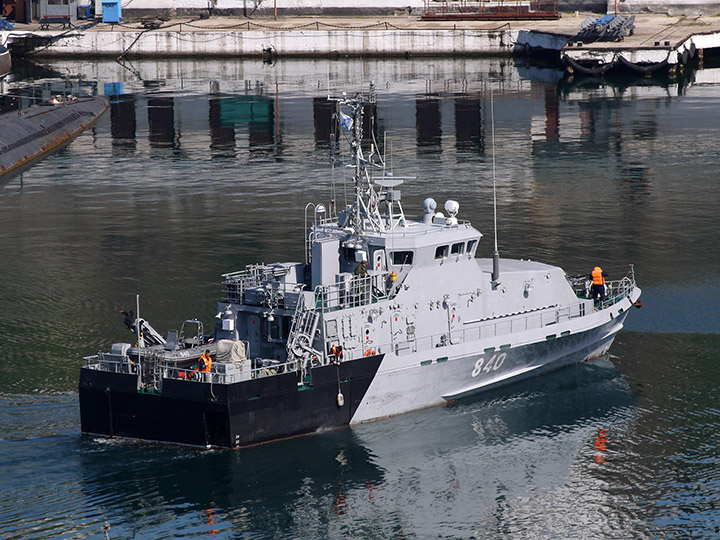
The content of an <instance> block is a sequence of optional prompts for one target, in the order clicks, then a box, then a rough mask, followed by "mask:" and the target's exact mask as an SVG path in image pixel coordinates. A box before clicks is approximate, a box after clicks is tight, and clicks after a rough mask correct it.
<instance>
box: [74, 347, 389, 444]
mask: <svg viewBox="0 0 720 540" xmlns="http://www.w3.org/2000/svg"><path fill="white" fill-rule="evenodd" d="M382 358H383V355H376V356H369V357H366V358H360V359H357V360H353V361H350V362H345V363H342V364H341V365H340V366H334V365H329V366H323V367H318V368H313V369H312V375H311V377H312V381H311V382H312V384H309V385H303V386H298V385H297V376H296V374H295V373H284V374H279V375H274V376H270V377H263V378H259V379H252V380H249V381H244V382H239V383H233V384H211V383H205V382H195V381H183V380H175V379H165V380H163V384H162V392H160V393H158V392H154V391H139V390H138V389H137V386H138V384H137V383H138V379H137V376H136V375H131V374H125V373H111V372H106V371H99V370H95V369H91V368H82V369H81V372H80V387H79V392H80V418H81V429H82V432H83V433H86V434H92V435H101V436H107V437H122V438H130V439H141V440H145V441H154V442H165V443H173V444H182V445H193V446H216V447H228V448H236V447H241V446H249V445H253V444H258V443H263V442H268V441H272V440H275V439H281V438H286V437H292V436H295V435H302V434H305V433H311V432H313V431H316V430H318V429H323V428H334V427H340V426H346V425H348V424H349V423H350V419H351V418H352V416H353V414H354V413H355V411H356V410H357V408H358V406H359V405H360V402H361V401H362V399H363V397H364V396H365V393H366V392H367V389H368V387H369V386H370V383H371V382H372V380H373V378H374V376H375V373H376V372H377V370H378V367H379V366H380V362H381V361H382ZM338 386H339V387H340V389H341V391H342V394H343V397H344V404H343V405H342V406H340V405H338V402H337V394H338Z"/></svg>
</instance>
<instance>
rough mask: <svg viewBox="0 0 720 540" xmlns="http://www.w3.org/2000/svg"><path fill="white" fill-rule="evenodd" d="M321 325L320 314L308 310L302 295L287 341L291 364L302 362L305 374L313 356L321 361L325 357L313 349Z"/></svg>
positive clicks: (311, 309)
mask: <svg viewBox="0 0 720 540" xmlns="http://www.w3.org/2000/svg"><path fill="white" fill-rule="evenodd" d="M319 323H320V313H318V311H317V310H315V309H313V308H309V309H308V308H306V307H305V295H304V294H303V295H300V299H299V300H298V304H297V308H296V309H295V315H293V320H292V326H291V327H290V335H289V336H288V340H287V353H288V361H289V362H292V361H300V362H301V367H302V371H303V372H305V371H306V368H307V362H308V360H310V358H311V357H312V356H313V355H315V356H316V358H317V360H321V359H322V357H323V356H324V355H323V353H322V352H320V351H318V350H316V349H313V347H312V345H313V342H314V341H315V332H317V327H318V324H319ZM303 374H304V373H303Z"/></svg>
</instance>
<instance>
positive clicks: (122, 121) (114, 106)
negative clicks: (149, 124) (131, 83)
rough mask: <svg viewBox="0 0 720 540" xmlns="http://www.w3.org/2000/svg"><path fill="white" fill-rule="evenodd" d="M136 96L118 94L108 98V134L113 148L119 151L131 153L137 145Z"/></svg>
mask: <svg viewBox="0 0 720 540" xmlns="http://www.w3.org/2000/svg"><path fill="white" fill-rule="evenodd" d="M136 131H137V121H136V96H135V95H134V94H120V95H115V96H112V97H111V98H110V136H111V137H112V139H113V149H114V150H115V151H116V152H118V153H120V154H124V153H132V152H134V151H135V149H136V147H137V141H136V140H135V137H136Z"/></svg>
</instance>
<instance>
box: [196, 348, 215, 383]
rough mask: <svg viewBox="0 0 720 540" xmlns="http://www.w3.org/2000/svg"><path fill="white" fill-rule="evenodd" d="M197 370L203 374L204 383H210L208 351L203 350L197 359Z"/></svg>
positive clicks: (210, 362) (210, 364) (210, 368)
mask: <svg viewBox="0 0 720 540" xmlns="http://www.w3.org/2000/svg"><path fill="white" fill-rule="evenodd" d="M198 370H199V371H201V372H202V373H204V374H205V375H204V379H205V382H210V380H211V379H210V378H211V377H212V375H211V374H210V371H212V358H211V357H210V349H205V352H204V353H203V355H202V356H201V357H200V358H198Z"/></svg>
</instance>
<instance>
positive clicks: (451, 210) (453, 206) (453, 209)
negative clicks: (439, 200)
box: [445, 199, 460, 217]
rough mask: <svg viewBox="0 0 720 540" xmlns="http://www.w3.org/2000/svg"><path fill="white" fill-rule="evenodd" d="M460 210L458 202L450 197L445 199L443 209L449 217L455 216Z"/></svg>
mask: <svg viewBox="0 0 720 540" xmlns="http://www.w3.org/2000/svg"><path fill="white" fill-rule="evenodd" d="M459 210H460V203H458V202H457V201H453V200H452V199H450V200H448V201H445V211H446V212H447V213H448V214H450V217H455V216H456V215H457V213H458V211H459Z"/></svg>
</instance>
